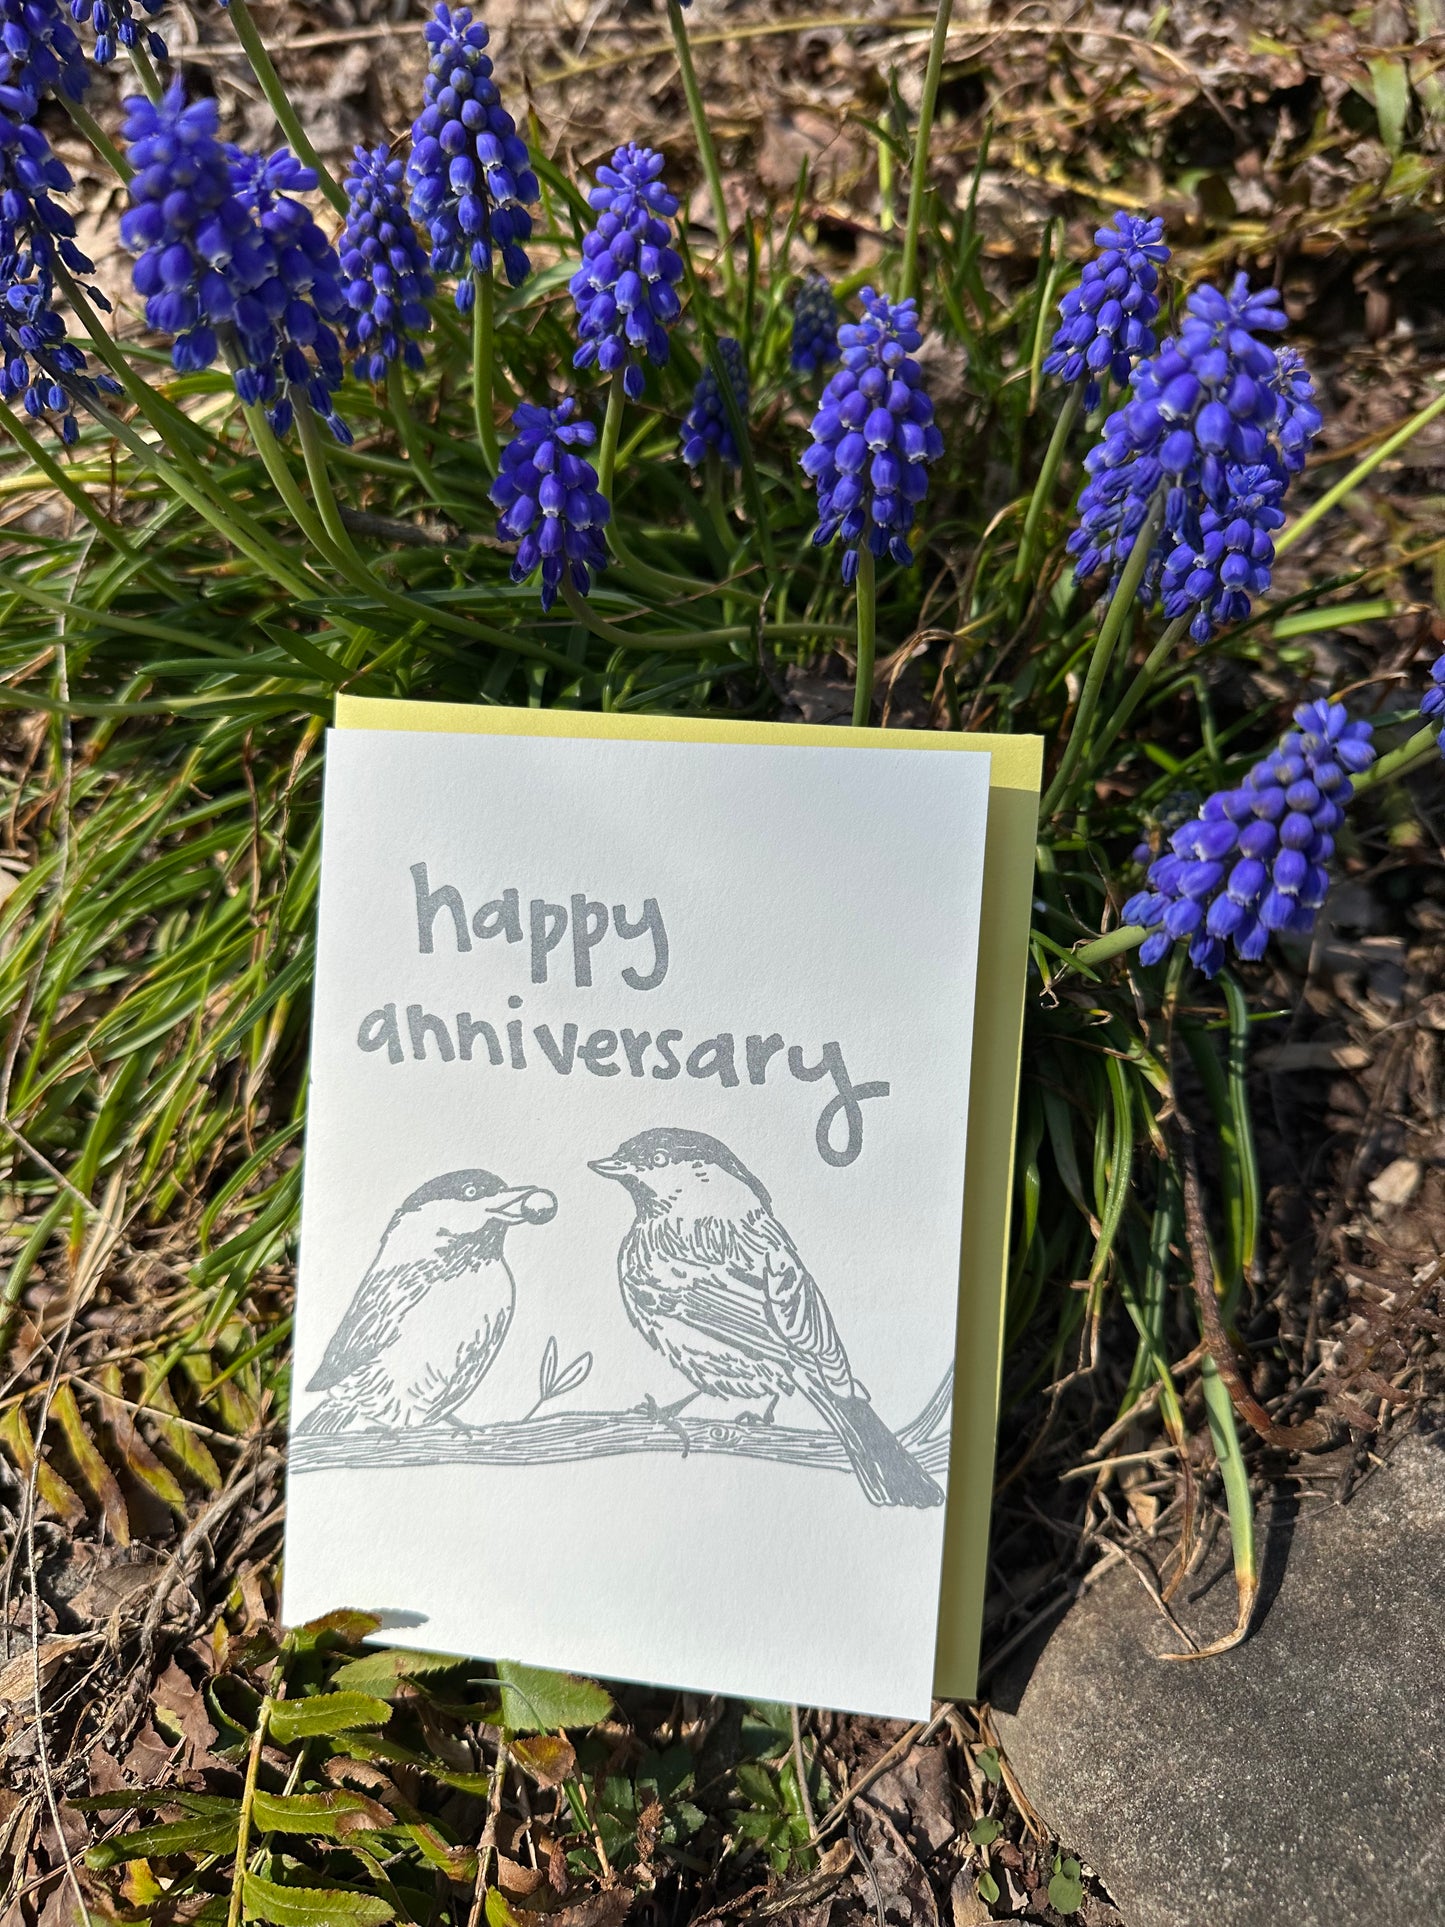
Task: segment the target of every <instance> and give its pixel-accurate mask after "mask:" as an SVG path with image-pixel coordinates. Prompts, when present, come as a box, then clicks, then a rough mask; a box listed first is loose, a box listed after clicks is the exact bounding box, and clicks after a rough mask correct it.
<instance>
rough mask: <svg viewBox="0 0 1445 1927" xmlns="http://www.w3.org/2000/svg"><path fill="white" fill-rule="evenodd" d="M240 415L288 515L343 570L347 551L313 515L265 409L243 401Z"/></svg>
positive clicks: (303, 533) (314, 546)
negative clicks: (337, 545)
mask: <svg viewBox="0 0 1445 1927" xmlns="http://www.w3.org/2000/svg"><path fill="white" fill-rule="evenodd" d="M241 413H242V414H243V415H244V416H245V418H246V426H247V428H249V429H250V431H251V439H252V441H253V442H254V443H255V444H256V453H257V454H258V455H259V456H260V457H261V461H262V463H263V465H264V467H265V470H266V473H267V474H268V475H269V476H270V478H271V481H272V484H273V486H274V488H275V490H276V493H277V494H278V495H279V496H280V497H281V500H282V502H283V503H284V504H285V507H286V512H287V514H288V515H289V516H290V517H291V519H292V521H293V522H294V523H295V524H296V526H297V528H298V529H299V530H300V532H301V533H302V535H304V536H305V538H306V540H307V541H308V542H309V543H310V544H311V546H312V548H313V549H315V551H316V553H317V554H318V555H319V556H320V557H321V558H322V559H323V561H325V562H327V563H329V564H330V566H331V567H332V568H334V569H335V568H344V552H343V551H339V550H338V549H337V547H336V545H335V544H334V543H333V542H332V541H331V539H330V537H329V536H328V535H327V532H326V529H325V528H324V526H323V525H322V523H321V521H320V520H319V518H318V517H317V516H316V515H315V514H313V512H312V508H311V504H310V503H309V502H308V501H307V499H306V496H305V494H304V492H303V491H302V489H301V486H300V484H299V483H298V482H297V480H296V477H295V476H294V475H293V474H292V473H291V464H290V463H289V462H288V461H287V459H286V451H285V449H284V448H282V446H281V444H280V442H278V441H277V439H276V437H275V435H274V433H273V432H272V429H271V424H270V423H269V422H268V421H267V419H266V415H265V411H264V409H263V408H262V407H261V405H260V403H259V402H242V403H241Z"/></svg>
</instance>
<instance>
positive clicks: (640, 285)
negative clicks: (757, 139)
mask: <svg viewBox="0 0 1445 1927" xmlns="http://www.w3.org/2000/svg"><path fill="white" fill-rule="evenodd" d="M662 168H663V160H662V156H661V154H655V153H654V152H653V151H652V149H651V148H650V147H619V148H618V149H617V152H616V153H615V154H614V155H613V156H612V165H611V166H610V167H599V168H598V170H597V183H598V184H597V186H596V187H594V188H593V190H592V192H591V193H590V194H589V195H588V197H587V198H588V200H589V201H590V202H591V204H592V206H593V207H595V208H596V209H597V213H598V220H597V225H596V227H594V228H592V229H591V230H589V232H588V233H586V234H584V235H583V237H582V265H581V267H580V268H578V270H577V272H576V273H575V274H574V275H573V276H572V280H571V283H570V287H571V292H572V299H573V301H574V302H575V303H576V306H577V333H578V336H579V337H580V339H581V343H582V345H581V347H580V348H578V350H577V352H576V354H575V355H573V357H572V365H573V367H574V368H590V367H591V366H592V365H593V363H594V362H595V363H596V365H597V367H598V368H599V369H600V370H601V372H602V373H603V374H604V375H611V374H613V373H614V372H615V371H616V370H617V369H619V368H620V369H622V371H623V374H622V384H623V387H624V389H625V390H626V392H627V394H628V396H629V397H630V399H631V400H633V401H640V400H641V399H642V391H643V374H642V361H643V357H644V356H646V358H647V360H649V361H650V362H652V363H653V364H654V365H655V366H656V367H659V368H661V367H662V366H664V364H665V363H666V361H667V352H668V349H667V331H668V329H669V328H670V327H671V326H672V324H673V322H674V321H676V319H677V316H678V312H679V309H680V307H681V303H680V302H679V300H678V296H677V284H678V282H679V281H681V279H682V257H681V255H679V254H678V252H677V251H676V249H675V248H674V247H673V246H672V228H671V226H670V223H671V221H672V217H673V215H674V214H676V213H677V210H678V199H677V196H676V195H675V194H673V193H670V192H669V191H668V188H667V187H666V185H665V184H664V182H663V179H662Z"/></svg>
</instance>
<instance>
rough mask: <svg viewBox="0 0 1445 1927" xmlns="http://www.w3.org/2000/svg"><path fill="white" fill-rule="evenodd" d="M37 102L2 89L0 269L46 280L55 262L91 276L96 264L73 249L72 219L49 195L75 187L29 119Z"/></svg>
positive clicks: (24, 277)
mask: <svg viewBox="0 0 1445 1927" xmlns="http://www.w3.org/2000/svg"><path fill="white" fill-rule="evenodd" d="M37 107H38V103H37V102H36V100H35V97H34V96H33V94H31V93H29V92H28V91H27V90H26V89H25V88H23V87H22V88H9V87H6V86H4V85H0V270H3V271H4V272H5V274H6V275H7V277H8V276H12V275H16V276H18V277H19V278H20V279H21V280H27V279H28V278H29V277H30V275H31V274H32V273H33V272H34V273H39V274H40V275H41V276H43V277H44V278H45V281H46V297H45V298H46V301H47V303H48V302H49V299H50V290H49V277H50V274H51V271H52V269H53V268H54V267H55V265H56V263H57V262H59V263H62V264H63V265H64V266H65V267H67V268H69V269H71V270H72V271H73V272H74V273H76V274H90V273H92V272H93V271H94V263H93V262H92V261H90V260H89V259H88V258H87V257H86V256H85V255H84V254H82V253H81V251H80V249H79V248H78V247H77V246H76V245H75V217H74V216H73V215H72V214H71V213H70V211H69V209H68V208H63V207H61V206H59V205H58V204H57V203H56V202H55V201H53V200H52V199H51V198H50V197H51V195H52V194H66V193H68V192H69V191H70V189H71V187H72V186H73V185H74V183H73V182H72V180H71V178H70V172H69V169H68V168H66V166H65V165H64V163H63V162H61V161H59V160H57V158H56V156H55V155H54V154H53V153H52V152H51V149H50V142H49V141H48V140H47V139H46V138H45V135H44V134H43V133H42V132H41V131H40V129H39V128H38V127H36V126H35V125H34V124H33V117H34V114H35V112H36V111H37Z"/></svg>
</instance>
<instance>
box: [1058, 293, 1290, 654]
mask: <svg viewBox="0 0 1445 1927" xmlns="http://www.w3.org/2000/svg"><path fill="white" fill-rule="evenodd" d="M1284 326H1285V316H1284V311H1283V309H1282V308H1281V307H1280V305H1279V296H1278V294H1277V293H1276V292H1275V291H1274V289H1272V288H1269V289H1265V290H1263V291H1262V292H1259V293H1254V292H1251V290H1250V287H1249V282H1248V279H1247V277H1246V276H1244V275H1242V274H1241V275H1239V276H1238V277H1237V278H1236V280H1235V282H1234V285H1233V287H1232V288H1231V290H1230V292H1229V293H1228V294H1227V295H1226V294H1224V293H1222V292H1221V291H1220V290H1219V289H1218V288H1213V287H1202V288H1198V289H1196V290H1195V292H1194V293H1193V294H1192V295H1191V296H1190V297H1189V302H1188V313H1187V315H1186V318H1185V320H1184V323H1183V325H1182V327H1181V328H1180V330H1179V333H1178V334H1177V335H1176V336H1174V337H1172V338H1171V339H1170V340H1168V341H1166V342H1165V343H1164V345H1163V347H1162V348H1161V349H1160V350H1159V352H1158V354H1157V355H1154V356H1151V357H1150V358H1148V359H1147V360H1144V361H1141V362H1140V363H1139V365H1138V366H1137V367H1136V368H1135V370H1134V373H1133V375H1132V377H1131V379H1130V389H1131V395H1130V398H1129V400H1128V401H1126V402H1125V403H1124V404H1123V405H1122V406H1120V407H1119V408H1117V409H1116V410H1115V411H1114V413H1113V414H1112V415H1110V416H1109V418H1108V420H1107V421H1106V422H1105V423H1104V437H1103V440H1102V441H1101V442H1100V443H1099V444H1098V445H1097V446H1096V447H1094V448H1093V449H1091V450H1090V451H1089V454H1088V455H1087V456H1086V457H1085V462H1084V466H1085V468H1086V470H1087V471H1088V475H1089V480H1088V482H1087V483H1086V484H1085V487H1084V489H1083V492H1082V493H1081V495H1080V497H1079V511H1080V515H1079V527H1078V528H1077V529H1076V530H1075V531H1074V533H1073V535H1072V536H1070V538H1069V544H1068V546H1069V552H1070V553H1071V554H1072V555H1073V556H1074V557H1075V558H1076V560H1075V565H1074V574H1075V578H1076V580H1079V581H1083V580H1084V579H1085V578H1086V577H1088V576H1091V575H1093V574H1095V573H1096V572H1099V571H1105V572H1107V575H1108V580H1109V588H1108V593H1112V591H1113V589H1114V587H1115V586H1116V585H1117V583H1118V580H1119V577H1120V575H1121V574H1122V572H1123V569H1124V564H1125V562H1126V560H1127V558H1128V555H1129V552H1130V549H1131V548H1132V547H1133V544H1134V540H1135V537H1136V536H1137V535H1138V534H1139V532H1140V530H1141V529H1142V528H1143V527H1144V525H1145V523H1146V521H1148V520H1149V518H1150V516H1151V514H1153V515H1154V516H1155V517H1156V518H1157V531H1156V534H1155V538H1154V541H1153V544H1152V547H1151V552H1150V555H1149V560H1148V566H1147V567H1146V569H1145V571H1144V575H1143V579H1142V581H1141V582H1140V586H1139V596H1140V599H1141V601H1143V602H1144V603H1145V604H1146V605H1147V604H1148V603H1149V602H1151V601H1152V600H1153V598H1154V595H1155V593H1156V591H1157V590H1158V588H1159V586H1160V582H1161V578H1163V577H1166V576H1167V580H1168V583H1169V591H1168V593H1169V602H1168V604H1167V606H1168V608H1169V612H1170V614H1171V615H1172V616H1174V617H1176V618H1177V617H1179V616H1182V615H1185V614H1188V613H1189V611H1190V610H1191V609H1192V610H1193V611H1194V619H1193V621H1192V623H1191V625H1190V633H1191V634H1192V635H1193V637H1194V639H1195V640H1196V641H1197V642H1207V641H1208V640H1209V637H1210V636H1211V634H1212V633H1213V631H1214V628H1215V626H1216V624H1217V623H1218V622H1220V621H1223V620H1231V621H1235V620H1238V619H1239V618H1240V616H1241V615H1242V614H1244V613H1247V610H1248V604H1249V596H1250V595H1251V594H1254V595H1258V594H1261V593H1263V591H1264V589H1265V588H1267V587H1268V584H1269V565H1270V563H1271V561H1272V559H1273V553H1272V548H1271V547H1270V544H1269V543H1268V541H1267V539H1261V538H1267V537H1268V535H1269V532H1270V531H1271V530H1272V529H1274V528H1278V527H1279V525H1280V519H1279V510H1280V502H1281V499H1282V497H1283V494H1284V491H1285V489H1286V487H1287V486H1288V483H1289V481H1290V479H1291V477H1292V476H1293V475H1295V474H1296V473H1298V471H1299V470H1300V468H1301V467H1303V465H1304V460H1305V457H1306V455H1307V454H1308V452H1309V447H1310V444H1311V443H1312V442H1313V440H1314V437H1315V435H1316V434H1317V433H1318V432H1319V426H1320V415H1319V411H1318V409H1317V408H1316V407H1315V406H1314V399H1313V395H1314V389H1313V384H1312V382H1311V381H1310V378H1309V374H1308V372H1307V370H1306V369H1305V367H1304V365H1303V363H1302V362H1301V361H1300V359H1299V357H1298V355H1296V354H1294V353H1293V352H1292V351H1288V350H1287V351H1284V352H1283V353H1282V354H1277V353H1276V352H1275V350H1274V349H1272V348H1271V347H1270V346H1269V345H1268V344H1267V343H1266V342H1264V341H1262V340H1261V339H1260V335H1261V333H1263V332H1266V331H1272V330H1276V329H1280V328H1283V327H1284ZM1259 469H1263V470H1264V471H1265V476H1264V478H1261V477H1259V476H1258V475H1252V476H1251V477H1250V478H1249V479H1248V480H1246V479H1245V477H1246V472H1247V471H1255V470H1259ZM1271 482H1272V483H1274V484H1277V486H1270V485H1269V484H1270V483H1271ZM1246 524H1247V525H1248V526H1247V527H1246V526H1245V525H1246ZM1225 531H1230V533H1228V534H1225ZM1221 536H1223V539H1222V540H1221V539H1220V538H1221ZM1181 548H1182V549H1183V551H1184V553H1183V554H1182V555H1177V556H1176V553H1175V552H1176V550H1179V549H1181ZM1226 550H1229V551H1230V552H1231V559H1229V560H1228V562H1227V564H1226V561H1225V553H1226ZM1201 558H1203V559H1201ZM1216 565H1217V567H1218V571H1219V573H1216ZM1223 590H1228V591H1230V592H1231V593H1230V594H1229V595H1228V596H1223V595H1222V594H1221V591H1223Z"/></svg>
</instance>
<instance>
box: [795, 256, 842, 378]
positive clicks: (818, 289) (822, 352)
mask: <svg viewBox="0 0 1445 1927" xmlns="http://www.w3.org/2000/svg"><path fill="white" fill-rule="evenodd" d="M837 359H838V303H837V301H836V300H835V299H834V298H833V290H832V289H831V288H830V287H829V286H828V283H827V282H826V281H825V280H824V278H823V276H822V275H821V274H805V275H804V276H803V282H802V286H801V287H800V288H799V289H798V294H797V299H796V300H795V301H794V303H793V346H792V363H793V366H794V367H795V368H797V369H800V370H801V371H802V372H803V373H804V374H809V375H811V374H813V373H815V372H816V371H817V370H818V369H819V368H831V367H832V365H833V363H834V362H835V361H836V360H837Z"/></svg>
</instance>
